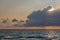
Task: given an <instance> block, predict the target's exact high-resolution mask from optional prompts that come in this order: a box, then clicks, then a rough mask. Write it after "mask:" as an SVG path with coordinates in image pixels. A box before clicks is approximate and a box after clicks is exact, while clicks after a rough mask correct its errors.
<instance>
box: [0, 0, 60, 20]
mask: <svg viewBox="0 0 60 40" xmlns="http://www.w3.org/2000/svg"><path fill="white" fill-rule="evenodd" d="M49 5H53V6H54V7H55V8H60V0H0V20H1V18H9V19H10V20H11V19H13V18H16V19H18V20H26V19H27V16H28V15H29V14H31V13H32V12H33V11H36V10H42V9H44V8H45V7H47V6H49Z"/></svg>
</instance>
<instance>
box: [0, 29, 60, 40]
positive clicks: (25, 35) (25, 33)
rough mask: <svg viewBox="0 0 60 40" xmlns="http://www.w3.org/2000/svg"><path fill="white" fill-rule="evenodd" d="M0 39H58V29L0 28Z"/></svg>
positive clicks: (59, 31) (59, 32) (59, 35)
mask: <svg viewBox="0 0 60 40" xmlns="http://www.w3.org/2000/svg"><path fill="white" fill-rule="evenodd" d="M0 40H60V30H15V29H14V30H8V29H7V30H0Z"/></svg>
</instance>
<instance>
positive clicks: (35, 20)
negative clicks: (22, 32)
mask: <svg viewBox="0 0 60 40" xmlns="http://www.w3.org/2000/svg"><path fill="white" fill-rule="evenodd" d="M51 8H52V7H51V6H48V7H47V8H44V9H43V10H42V11H41V10H37V11H33V12H32V13H31V14H30V15H29V16H28V17H27V18H28V19H27V20H26V26H46V25H48V26H56V25H57V26H59V25H60V10H54V11H52V12H49V11H48V10H49V9H51Z"/></svg>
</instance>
